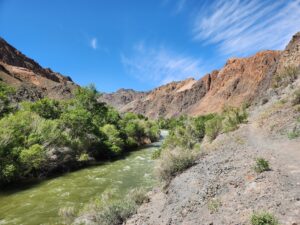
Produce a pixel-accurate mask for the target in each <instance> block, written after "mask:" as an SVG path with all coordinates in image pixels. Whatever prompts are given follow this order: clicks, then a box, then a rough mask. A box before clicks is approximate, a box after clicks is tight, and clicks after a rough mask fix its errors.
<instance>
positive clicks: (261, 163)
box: [254, 158, 270, 173]
mask: <svg viewBox="0 0 300 225" xmlns="http://www.w3.org/2000/svg"><path fill="white" fill-rule="evenodd" d="M254 170H255V172H257V173H262V172H264V171H268V170H270V165H269V162H268V161H267V160H265V159H264V158H257V159H256V164H255V166H254Z"/></svg>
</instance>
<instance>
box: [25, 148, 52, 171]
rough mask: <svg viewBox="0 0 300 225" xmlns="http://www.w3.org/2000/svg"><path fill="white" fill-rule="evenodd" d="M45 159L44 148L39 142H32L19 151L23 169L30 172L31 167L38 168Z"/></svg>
mask: <svg viewBox="0 0 300 225" xmlns="http://www.w3.org/2000/svg"><path fill="white" fill-rule="evenodd" d="M45 160H46V154H45V150H44V148H43V147H42V146H41V145H39V144H34V145H32V146H30V147H29V148H28V149H23V150H22V151H21V152H20V162H21V163H22V164H23V166H24V169H25V171H29V172H30V171H31V170H33V169H39V168H40V167H41V166H42V163H43V162H45Z"/></svg>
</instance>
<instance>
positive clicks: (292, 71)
mask: <svg viewBox="0 0 300 225" xmlns="http://www.w3.org/2000/svg"><path fill="white" fill-rule="evenodd" d="M298 75H299V68H298V67H296V66H287V67H285V68H284V69H283V70H282V71H280V72H279V73H277V74H275V75H274V78H273V81H272V86H273V88H278V87H280V86H283V87H285V86H287V85H288V84H290V83H292V82H294V81H295V80H296V79H297V77H298Z"/></svg>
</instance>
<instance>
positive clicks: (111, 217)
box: [63, 188, 148, 225]
mask: <svg viewBox="0 0 300 225" xmlns="http://www.w3.org/2000/svg"><path fill="white" fill-rule="evenodd" d="M147 199H148V197H147V196H146V190H145V189H143V188H138V189H133V190H132V191H131V192H129V193H128V194H127V195H126V196H125V198H124V199H123V200H117V201H113V202H107V199H106V196H103V197H102V199H101V200H100V201H95V202H94V203H93V204H90V205H89V206H88V208H87V209H88V210H87V212H84V213H83V217H84V215H85V214H86V215H89V217H91V216H92V218H93V219H92V220H93V222H94V223H96V224H101V225H119V224H123V222H124V221H126V219H128V218H129V217H130V216H131V215H133V214H134V213H136V210H137V208H138V206H139V205H141V204H142V203H143V202H144V201H146V200H147ZM63 216H64V215H63ZM67 218H68V217H67ZM71 222H72V221H71Z"/></svg>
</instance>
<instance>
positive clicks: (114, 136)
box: [101, 124, 124, 154]
mask: <svg viewBox="0 0 300 225" xmlns="http://www.w3.org/2000/svg"><path fill="white" fill-rule="evenodd" d="M101 131H102V132H103V133H104V134H105V135H106V137H107V140H105V141H104V143H105V144H106V145H107V146H108V148H109V149H110V150H111V151H112V152H113V153H115V154H119V153H121V151H122V148H123V146H124V141H123V140H122V138H121V137H120V132H119V131H118V130H117V128H116V127H115V126H114V125H112V124H106V125H104V126H103V127H102V128H101Z"/></svg>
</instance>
